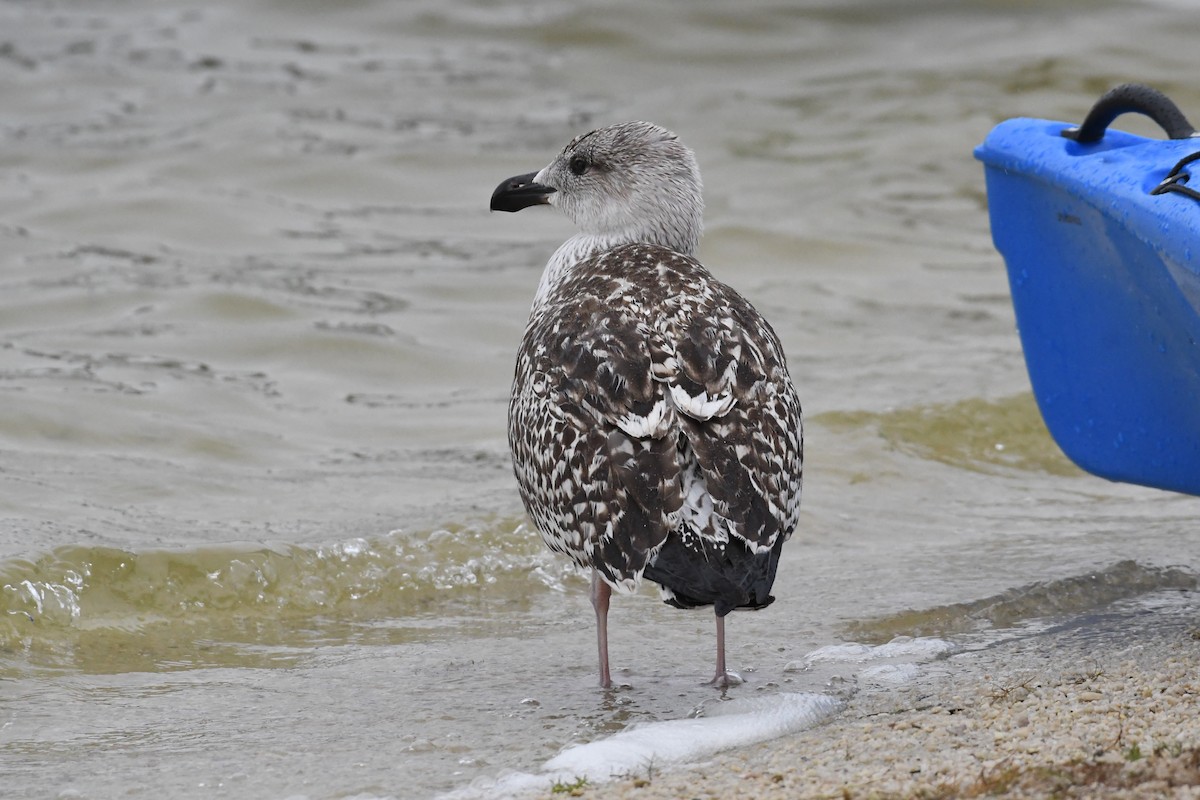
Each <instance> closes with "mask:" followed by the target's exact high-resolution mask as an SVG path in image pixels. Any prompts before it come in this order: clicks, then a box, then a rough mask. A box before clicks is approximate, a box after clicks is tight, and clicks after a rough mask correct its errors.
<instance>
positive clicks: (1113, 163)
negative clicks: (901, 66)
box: [975, 84, 1200, 495]
mask: <svg viewBox="0 0 1200 800" xmlns="http://www.w3.org/2000/svg"><path fill="white" fill-rule="evenodd" d="M1126 111H1137V112H1140V113H1144V114H1147V115H1148V116H1151V117H1152V118H1153V119H1155V120H1156V121H1157V122H1158V123H1159V124H1160V125H1162V126H1163V127H1164V129H1165V130H1166V131H1167V133H1168V135H1169V136H1170V137H1172V138H1169V139H1165V140H1160V139H1148V138H1145V137H1141V136H1134V135H1132V134H1129V133H1123V132H1121V131H1116V130H1107V127H1108V125H1109V124H1110V123H1111V122H1112V121H1113V120H1114V119H1115V118H1116V117H1117V116H1118V115H1120V114H1121V113H1124V112H1126ZM975 156H976V158H978V159H979V160H980V161H982V162H983V163H984V165H985V174H986V178H987V194H988V205H989V210H990V216H991V224H992V238H993V240H994V241H995V244H996V248H997V249H998V250H999V251H1000V253H1001V254H1002V255H1003V256H1004V260H1005V262H1006V264H1007V267H1008V278H1009V284H1010V286H1011V288H1012V298H1013V307H1014V308H1015V310H1016V317H1017V326H1018V328H1019V329H1020V336H1021V345H1022V347H1023V348H1024V352H1025V363H1026V366H1027V368H1028V370H1029V377H1030V381H1031V383H1032V384H1033V391H1034V395H1035V396H1036V398H1037V403H1038V407H1039V408H1040V409H1041V412H1042V416H1043V418H1044V419H1045V421H1046V427H1047V428H1049V429H1050V433H1051V435H1052V436H1053V437H1054V439H1055V441H1056V442H1057V443H1058V445H1059V446H1060V447H1061V448H1062V450H1063V452H1064V453H1066V454H1067V456H1069V457H1070V458H1071V460H1072V461H1074V462H1075V463H1076V464H1078V465H1079V466H1080V467H1082V468H1084V469H1086V470H1088V471H1089V472H1092V473H1095V474H1097V475H1100V476H1102V477H1105V478H1109V479H1111V480H1117V481H1126V482H1129V483H1139V484H1144V485H1147V486H1155V487H1158V488H1161V489H1170V490H1174V491H1179V492H1187V493H1190V494H1198V495H1200V192H1198V191H1196V190H1197V189H1200V138H1197V135H1196V134H1195V132H1194V130H1193V129H1192V127H1191V125H1190V124H1188V122H1187V120H1186V119H1185V118H1184V117H1183V115H1182V114H1181V113H1179V110H1178V109H1177V108H1175V106H1174V104H1173V103H1171V102H1170V100H1168V99H1167V98H1166V97H1165V96H1163V95H1161V94H1159V93H1158V92H1156V91H1154V90H1152V89H1149V88H1147V87H1144V86H1138V85H1135V84H1134V85H1126V86H1121V87H1118V88H1117V89H1114V90H1113V91H1112V92H1109V93H1108V94H1106V95H1105V96H1104V97H1103V98H1101V100H1100V101H1099V102H1098V103H1097V104H1096V107H1095V108H1093V109H1092V112H1091V114H1089V116H1088V119H1087V120H1085V122H1084V124H1083V125H1082V126H1079V127H1078V128H1077V127H1074V126H1072V125H1070V124H1068V123H1065V122H1052V121H1048V120H1041V119H1012V120H1008V121H1006V122H1003V123H1001V124H1000V125H998V126H996V128H995V129H993V130H992V132H991V133H990V134H989V135H988V137H987V139H986V140H985V141H984V142H983V144H982V145H980V146H979V147H978V148H977V149H976V150H975ZM1192 160H1195V164H1194V167H1195V169H1196V170H1197V173H1198V177H1197V179H1196V181H1195V188H1193V187H1190V186H1189V185H1188V179H1189V177H1190V172H1189V170H1190V169H1191V167H1192Z"/></svg>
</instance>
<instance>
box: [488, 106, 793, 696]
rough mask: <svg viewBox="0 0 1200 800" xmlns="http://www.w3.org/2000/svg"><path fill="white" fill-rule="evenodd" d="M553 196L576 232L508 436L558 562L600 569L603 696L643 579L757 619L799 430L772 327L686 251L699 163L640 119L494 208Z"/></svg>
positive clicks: (590, 139)
mask: <svg viewBox="0 0 1200 800" xmlns="http://www.w3.org/2000/svg"><path fill="white" fill-rule="evenodd" d="M538 204H549V205H552V206H555V207H556V208H558V209H560V210H562V211H563V212H564V213H566V215H567V216H568V217H570V218H571V219H572V221H574V223H575V225H576V226H577V227H578V228H579V230H580V232H579V233H577V234H576V235H575V236H572V237H571V238H570V239H568V240H567V241H566V242H564V243H563V245H562V246H561V247H559V248H558V250H557V251H556V252H555V253H554V255H553V256H551V258H550V261H549V263H548V264H547V265H546V269H545V271H544V272H543V273H542V279H541V282H540V284H539V285H538V289H537V295H536V297H535V298H534V301H533V310H532V311H531V312H530V315H529V323H528V325H527V326H526V328H525V335H524V338H523V340H522V342H521V348H520V350H519V352H518V353H517V366H516V376H515V378H514V380H513V388H512V398H511V400H510V403H509V409H508V441H509V447H510V449H511V450H512V457H513V468H514V471H515V472H516V476H517V482H518V484H519V485H520V491H521V499H522V500H523V501H524V503H525V508H526V510H527V511H528V512H529V516H530V518H531V519H532V520H533V522H534V524H535V525H536V526H537V528H538V531H540V533H541V535H542V539H543V540H544V541H545V542H546V545H547V546H549V547H550V549H551V550H555V551H557V552H560V553H564V554H566V555H567V556H569V557H570V558H571V559H572V560H574V561H575V563H576V564H578V565H580V566H582V567H585V568H589V569H591V572H592V605H593V607H594V608H595V610H596V626H597V642H598V646H599V656H600V685H601V686H605V687H608V686H611V685H612V677H611V675H610V672H609V664H608V629H607V620H608V606H609V598H610V596H611V593H612V589H614V588H615V589H616V590H617V591H619V592H625V593H629V592H633V591H635V590H636V589H637V587H638V585H639V583H640V582H641V579H642V577H643V576H644V577H646V578H648V579H649V580H651V581H654V582H655V583H657V584H659V585H660V587H661V590H662V595H663V599H664V600H665V601H666V602H667V603H669V604H670V605H673V606H676V607H678V608H695V607H697V606H706V605H712V606H714V609H715V611H716V620H717V667H716V674H715V676H714V677H713V684H715V685H718V686H728V685H729V684H730V683H737V682H740V680H741V679H740V678H738V676H737V675H736V674H734V673H731V672H728V671H727V670H726V668H725V615H727V614H728V613H729V612H730V611H732V610H733V609H735V608H752V609H756V608H763V607H765V606H767V605H769V604H770V603H771V602H772V601H773V600H774V599H775V598H774V597H772V596H771V593H770V592H771V585H772V583H773V582H774V580H775V569H776V566H777V564H778V562H779V552H780V549H781V548H782V546H783V543H784V542H785V541H786V540H787V539H788V537H790V536H791V534H792V531H793V530H795V528H796V523H797V521H798V518H799V512H800V484H801V472H802V463H803V459H804V432H803V426H802V423H801V416H800V401H799V399H798V397H797V396H796V390H795V388H794V387H793V386H792V381H791V379H790V378H789V376H788V371H787V365H786V363H785V361H784V355H783V349H782V348H781V347H780V344H779V339H778V338H777V337H776V335H775V332H774V331H773V330H772V329H771V326H770V325H768V324H767V321H766V320H765V319H763V318H762V317H761V316H759V314H758V312H757V311H755V310H754V308H753V307H752V306H751V305H750V303H749V302H747V301H746V299H745V298H743V297H742V296H741V295H739V294H738V293H737V292H735V291H734V290H733V289H731V288H730V287H728V286H726V285H725V284H723V283H721V282H720V281H718V280H716V279H715V278H714V277H713V276H712V275H711V274H709V272H708V270H706V269H705V268H704V267H703V266H702V265H701V264H700V262H699V261H697V260H696V259H695V258H693V257H692V253H693V252H694V251H695V249H696V245H697V243H698V241H699V239H700V232H701V228H702V217H703V211H704V202H703V200H702V199H701V183H700V170H699V168H698V167H697V165H696V159H695V156H694V155H693V154H692V151H691V150H689V149H688V148H687V147H685V146H684V145H683V144H682V143H681V142H679V141H678V140H677V139H676V137H675V134H673V133H671V132H670V131H668V130H664V129H663V128H660V127H658V126H657V125H651V124H649V123H646V122H628V123H624V124H620V125H613V126H611V127H608V128H601V129H600V130H596V131H592V132H591V133H587V134H584V135H582V136H579V137H577V138H575V139H574V140H573V141H572V142H571V143H570V144H568V145H567V146H566V147H565V148H564V149H563V151H562V152H561V153H560V154H559V155H558V157H557V158H555V159H554V160H553V161H552V162H550V164H549V166H547V167H545V168H544V169H542V170H541V171H540V172H537V173H530V174H528V175H519V176H517V177H515V178H510V179H508V180H506V181H504V182H503V183H501V184H500V185H499V186H498V187H497V188H496V191H495V192H494V193H493V194H492V200H491V208H492V210H494V211H520V210H521V209H523V208H527V207H529V206H532V205H538Z"/></svg>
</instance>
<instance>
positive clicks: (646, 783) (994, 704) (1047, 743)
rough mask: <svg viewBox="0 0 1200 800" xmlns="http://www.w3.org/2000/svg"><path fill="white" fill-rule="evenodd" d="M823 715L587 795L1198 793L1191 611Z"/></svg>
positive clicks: (954, 666) (1198, 665)
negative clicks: (814, 722) (808, 726)
mask: <svg viewBox="0 0 1200 800" xmlns="http://www.w3.org/2000/svg"><path fill="white" fill-rule="evenodd" d="M944 666H945V668H944V669H941V670H933V671H931V672H932V673H933V674H931V675H930V676H928V677H927V678H925V679H922V680H919V681H916V682H914V683H913V684H912V685H910V686H906V687H904V688H902V689H898V690H889V691H886V692H866V691H864V692H859V693H857V694H856V695H854V696H853V697H851V698H850V700H849V702H848V704H847V707H846V709H845V710H844V711H843V712H842V713H841V714H839V715H838V716H837V717H835V718H834V719H833V720H831V721H830V722H828V723H826V724H824V725H821V726H819V727H817V728H814V729H812V730H808V731H805V732H802V733H800V734H797V735H794V736H789V737H785V738H783V739H778V740H775V741H772V742H768V743H766V744H762V745H758V746H755V747H752V748H746V749H744V750H739V751H731V752H728V753H725V754H723V755H721V756H719V757H718V758H716V759H715V760H713V761H710V762H708V763H705V764H702V765H698V766H694V767H692V768H689V769H681V768H679V769H673V770H668V771H665V772H653V771H648V772H647V774H644V775H633V776H630V778H629V779H627V780H624V781H620V782H617V783H611V784H603V785H595V786H582V787H565V786H560V787H558V789H557V791H555V792H552V793H548V794H547V797H565V796H577V797H586V798H628V799H629V800H657V799H658V798H689V799H690V798H699V799H700V800H708V799H709V798H760V799H771V798H825V797H828V798H908V797H920V798H954V797H980V796H1004V797H1050V796H1054V797H1087V798H1092V797H1106V798H1126V797H1129V798H1133V797H1137V798H1142V797H1147V798H1149V797H1155V798H1157V797H1174V798H1200V616H1197V615H1196V614H1195V613H1194V611H1192V612H1186V611H1183V612H1181V611H1179V610H1178V609H1177V610H1176V611H1175V613H1173V614H1170V615H1156V614H1147V613H1140V614H1129V615H1126V616H1124V617H1116V616H1114V618H1113V619H1107V620H1104V619H1102V620H1099V621H1095V620H1089V621H1087V623H1086V624H1084V623H1080V624H1078V625H1076V626H1075V627H1072V628H1069V629H1065V630H1061V631H1057V632H1051V633H1044V634H1041V635H1037V636H1028V637H1024V638H1016V639H1013V640H1010V641H1008V642H1006V643H1004V644H1001V645H997V646H994V647H990V648H986V649H982V650H978V651H974V652H967V653H961V654H959V655H956V656H954V657H952V658H951V659H949V661H947V662H945V664H944Z"/></svg>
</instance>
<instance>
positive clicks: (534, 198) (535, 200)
mask: <svg viewBox="0 0 1200 800" xmlns="http://www.w3.org/2000/svg"><path fill="white" fill-rule="evenodd" d="M535 175H537V173H536V172H530V173H529V174H528V175H518V176H516V177H515V178H509V179H508V180H506V181H501V182H500V185H499V186H497V187H496V191H494V192H492V206H491V207H492V211H520V210H521V209H522V208H529V207H530V206H536V205H538V204H540V203H549V202H550V200H549V199H548V198H549V197H550V195H552V194H554V190H553V189H551V188H550V187H549V186H543V185H542V184H540V183H534V182H533V178H534V176H535Z"/></svg>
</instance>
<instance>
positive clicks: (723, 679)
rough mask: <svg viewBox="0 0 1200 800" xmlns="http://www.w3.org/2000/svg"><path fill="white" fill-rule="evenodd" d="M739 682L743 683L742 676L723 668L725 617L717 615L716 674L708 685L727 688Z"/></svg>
mask: <svg viewBox="0 0 1200 800" xmlns="http://www.w3.org/2000/svg"><path fill="white" fill-rule="evenodd" d="M739 683H743V681H742V676H741V675H738V674H737V673H736V672H730V671H728V670H727V669H725V618H724V617H717V674H716V675H714V676H713V679H712V680H711V681H709V684H708V685H709V686H715V687H717V688H718V689H728V688H729V687H730V686H736V685H738V684H739Z"/></svg>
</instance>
